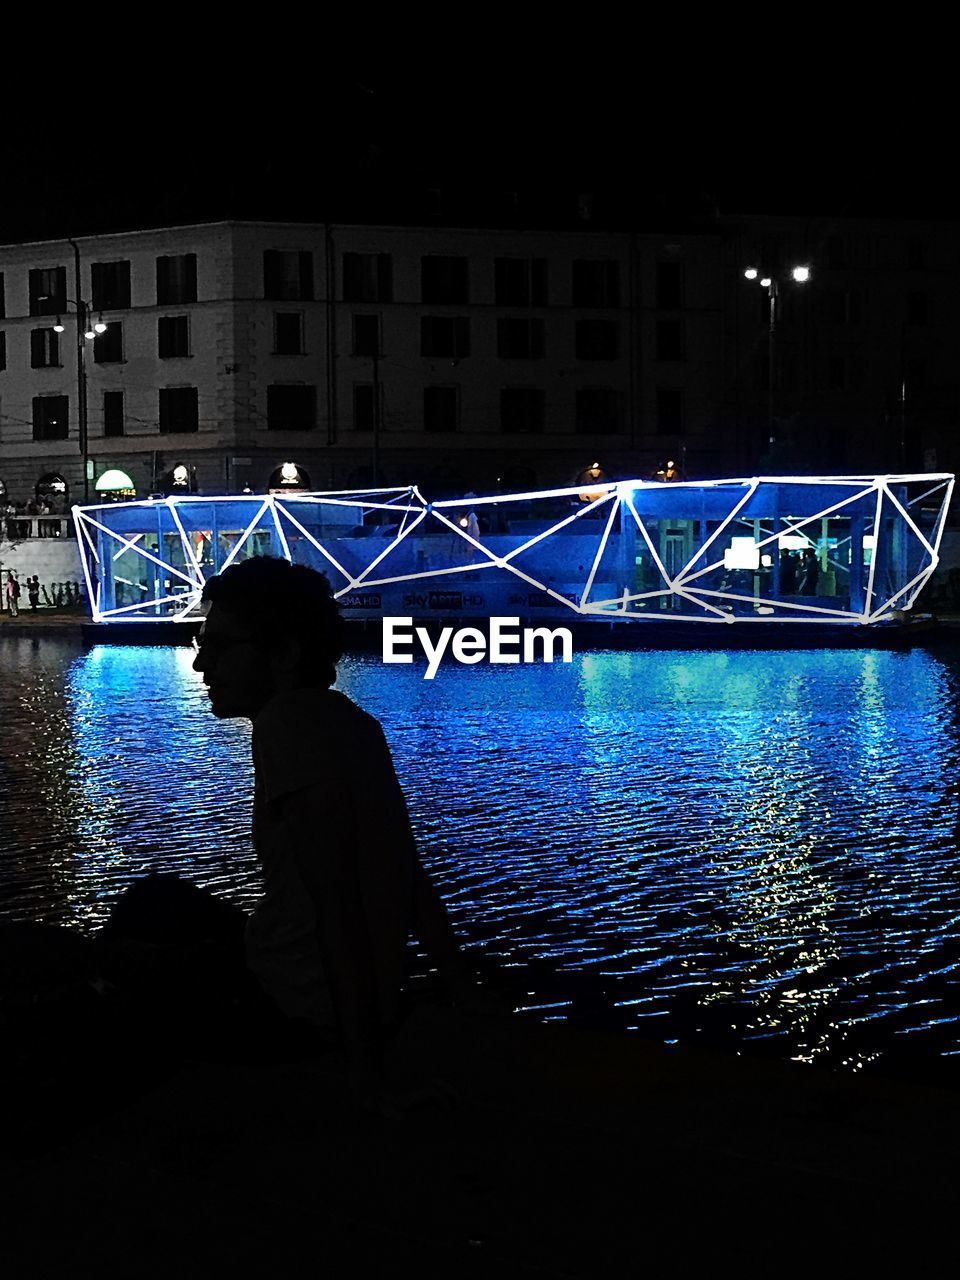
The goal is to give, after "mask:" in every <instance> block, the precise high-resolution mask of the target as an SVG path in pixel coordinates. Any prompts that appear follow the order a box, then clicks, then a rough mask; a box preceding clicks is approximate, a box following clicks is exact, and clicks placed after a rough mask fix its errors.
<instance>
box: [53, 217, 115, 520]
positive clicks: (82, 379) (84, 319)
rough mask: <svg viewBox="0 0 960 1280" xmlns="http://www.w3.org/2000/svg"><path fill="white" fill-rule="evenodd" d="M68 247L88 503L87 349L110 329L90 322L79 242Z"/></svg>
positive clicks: (58, 325)
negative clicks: (70, 250) (69, 251)
mask: <svg viewBox="0 0 960 1280" xmlns="http://www.w3.org/2000/svg"><path fill="white" fill-rule="evenodd" d="M67 244H69V245H70V246H71V248H72V249H73V281H74V285H73V292H74V297H72V298H67V299H66V301H67V302H68V303H69V302H72V303H73V306H74V308H75V310H76V313H77V427H78V434H79V444H80V457H81V459H82V463H83V500H84V502H87V501H88V500H89V497H90V474H89V472H90V446H89V433H88V430H87V365H86V357H85V354H84V353H85V351H86V345H87V343H88V342H92V341H93V339H94V338H95V337H96V336H97V334H98V333H104V332H105V331H106V328H107V326H106V325H105V324H104V323H103V319H102V318H100V319H98V320H97V322H96V324H94V325H92V326H91V324H90V321H89V318H88V317H89V314H90V307H89V306H88V305H87V303H86V302H84V300H83V288H82V284H81V279H80V246H79V245H78V244H77V242H76V240H71V239H70V238H69V236H68V237H67ZM53 328H54V331H55V332H56V333H63V330H64V325H63V324H62V322H61V320H60V317H59V316H57V323H56V324H55V325H54V326H53Z"/></svg>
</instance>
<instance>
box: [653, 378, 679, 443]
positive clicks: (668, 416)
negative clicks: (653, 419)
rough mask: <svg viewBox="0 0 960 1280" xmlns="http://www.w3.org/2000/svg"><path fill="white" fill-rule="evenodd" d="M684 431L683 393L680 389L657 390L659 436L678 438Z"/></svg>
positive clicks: (660, 388) (666, 388) (663, 388)
mask: <svg viewBox="0 0 960 1280" xmlns="http://www.w3.org/2000/svg"><path fill="white" fill-rule="evenodd" d="M682 431H683V392H682V391H681V390H680V388H679V387H658V388H657V435H658V436H676V435H680V433H681V432H682Z"/></svg>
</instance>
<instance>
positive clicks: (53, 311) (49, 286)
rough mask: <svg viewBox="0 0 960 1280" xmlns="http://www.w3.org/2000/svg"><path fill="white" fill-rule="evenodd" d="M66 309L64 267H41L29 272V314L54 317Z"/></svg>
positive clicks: (65, 275)
mask: <svg viewBox="0 0 960 1280" xmlns="http://www.w3.org/2000/svg"><path fill="white" fill-rule="evenodd" d="M66 309H67V269H66V267H41V268H38V269H36V270H34V271H31V272H30V314H31V315H32V316H56V315H60V314H61V312H63V311H66Z"/></svg>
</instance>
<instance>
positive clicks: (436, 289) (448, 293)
mask: <svg viewBox="0 0 960 1280" xmlns="http://www.w3.org/2000/svg"><path fill="white" fill-rule="evenodd" d="M420 291H421V295H420V296H421V301H423V302H429V303H430V304H431V305H433V306H437V305H439V306H458V305H459V304H460V303H463V302H467V301H468V297H467V295H468V287H467V260H466V258H447V257H442V256H441V255H439V254H433V255H431V256H430V257H426V258H421V259H420Z"/></svg>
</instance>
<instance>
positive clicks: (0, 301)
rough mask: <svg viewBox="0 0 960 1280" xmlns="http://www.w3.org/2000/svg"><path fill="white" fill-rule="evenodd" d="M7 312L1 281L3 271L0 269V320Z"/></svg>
mask: <svg viewBox="0 0 960 1280" xmlns="http://www.w3.org/2000/svg"><path fill="white" fill-rule="evenodd" d="M6 314H7V293H6V289H5V288H4V283H3V272H2V271H0V320H3V319H4V318H5V316H6Z"/></svg>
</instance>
